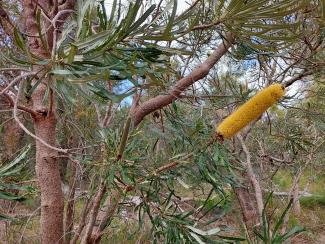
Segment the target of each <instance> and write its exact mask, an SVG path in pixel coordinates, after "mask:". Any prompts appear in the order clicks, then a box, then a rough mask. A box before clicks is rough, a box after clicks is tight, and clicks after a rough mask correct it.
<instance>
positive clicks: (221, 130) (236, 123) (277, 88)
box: [216, 84, 285, 139]
mask: <svg viewBox="0 0 325 244" xmlns="http://www.w3.org/2000/svg"><path fill="white" fill-rule="evenodd" d="M284 94H285V91H284V87H283V86H282V85H281V84H273V85H270V86H268V87H267V88H265V89H263V90H262V91H260V92H258V93H257V94H256V95H255V96H254V97H252V98H251V99H249V100H248V101H247V102H246V103H244V104H243V105H242V106H240V107H239V108H238V109H237V110H236V111H235V112H233V113H232V114H231V115H230V116H228V117H227V118H226V119H225V120H224V121H222V122H221V124H219V126H218V127H217V129H216V132H217V136H218V137H221V138H222V139H227V138H231V137H232V136H234V135H235V134H236V133H237V132H239V131H240V130H241V129H243V128H244V127H245V126H247V125H248V124H249V123H250V122H251V121H253V120H255V119H257V118H258V117H260V116H261V115H262V114H263V113H264V112H265V111H266V110H267V109H268V108H269V107H271V106H272V105H273V104H274V103H276V102H277V101H278V100H279V99H280V98H281V97H283V95H284Z"/></svg>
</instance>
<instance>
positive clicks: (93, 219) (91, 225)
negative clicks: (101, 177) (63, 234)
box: [81, 183, 106, 244]
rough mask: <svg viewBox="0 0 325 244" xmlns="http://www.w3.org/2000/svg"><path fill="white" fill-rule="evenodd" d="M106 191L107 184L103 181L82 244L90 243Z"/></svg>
mask: <svg viewBox="0 0 325 244" xmlns="http://www.w3.org/2000/svg"><path fill="white" fill-rule="evenodd" d="M105 192H106V186H105V185H104V183H102V184H101V186H100V188H99V190H98V193H97V195H96V197H95V199H94V204H93V208H92V210H91V213H90V219H89V222H88V225H87V228H86V230H85V234H84V236H83V238H82V240H81V244H88V243H89V241H90V239H91V234H92V231H93V228H94V225H95V222H96V218H97V215H98V211H99V208H100V202H101V200H102V199H103V197H104V194H105Z"/></svg>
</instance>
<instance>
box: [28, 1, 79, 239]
mask: <svg viewBox="0 0 325 244" xmlns="http://www.w3.org/2000/svg"><path fill="white" fill-rule="evenodd" d="M71 2H73V3H74V1H69V0H67V1H64V4H63V5H66V4H67V3H71ZM72 6H73V5H72ZM72 6H70V5H68V7H70V8H72ZM37 8H41V9H42V11H44V12H45V13H46V14H49V15H50V17H51V18H53V17H54V16H55V14H56V13H57V12H58V10H59V8H58V6H56V4H54V2H53V1H45V0H38V1H36V0H24V1H23V11H24V16H25V18H26V19H25V31H26V33H28V34H29V38H28V39H27V44H28V47H29V50H30V51H31V52H32V53H33V54H34V55H36V56H38V57H42V58H44V59H48V58H50V53H49V52H47V51H46V49H45V48H44V47H43V46H42V43H41V40H40V39H39V38H38V37H37V36H38V30H37V21H36V11H37ZM61 8H63V6H61ZM64 18H66V16H61V18H60V20H64ZM49 25H50V23H47V24H46V25H45V27H46V28H47V27H49ZM61 25H62V22H61V23H60V26H61ZM53 33H54V28H52V27H51V28H49V31H48V33H47V40H48V47H49V49H51V48H52V44H53V36H54V35H53ZM41 69H42V66H38V65H34V66H33V71H40V70H41ZM35 82H36V80H35V81H33V83H34V84H35ZM49 82H50V80H49V79H48V77H46V78H44V79H43V80H42V82H41V83H40V84H39V85H38V86H37V87H36V89H35V91H34V92H33V94H32V103H33V110H34V111H36V112H38V114H37V116H35V115H34V116H33V120H34V130H35V135H36V136H37V137H38V138H41V139H42V140H43V141H45V142H46V143H48V144H49V145H51V146H56V125H57V118H56V107H55V97H54V96H49V97H50V101H49V104H44V103H43V100H44V97H45V93H46V89H47V85H48V84H49ZM57 156H58V152H57V151H55V150H53V149H51V148H49V147H47V146H45V145H44V144H43V143H41V142H40V141H39V140H36V166H35V168H36V175H37V178H38V182H39V187H40V191H41V219H40V226H41V230H40V234H41V242H42V243H43V244H48V243H59V244H60V243H63V210H64V198H63V193H62V189H61V177H60V166H59V162H58V159H57Z"/></svg>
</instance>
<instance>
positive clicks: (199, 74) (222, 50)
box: [133, 33, 235, 126]
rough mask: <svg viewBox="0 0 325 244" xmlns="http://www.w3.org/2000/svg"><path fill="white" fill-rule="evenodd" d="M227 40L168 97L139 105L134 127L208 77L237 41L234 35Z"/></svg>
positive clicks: (173, 89) (179, 83)
mask: <svg viewBox="0 0 325 244" xmlns="http://www.w3.org/2000/svg"><path fill="white" fill-rule="evenodd" d="M225 37H226V38H225V40H224V42H223V43H221V44H220V46H219V47H218V48H217V49H216V50H215V51H214V52H213V53H212V54H211V55H210V56H209V57H208V58H207V59H206V60H205V61H204V62H203V63H202V64H200V65H199V66H198V67H197V68H195V69H194V70H193V71H192V72H191V73H190V74H189V75H187V76H185V77H184V78H182V79H180V80H179V81H178V82H177V83H176V85H175V86H174V87H173V88H171V90H170V91H169V92H168V93H169V94H168V95H159V96H157V97H154V98H152V99H149V100H148V101H146V102H144V103H143V104H141V105H139V106H138V107H137V108H136V109H135V110H134V113H133V119H134V125H135V126H137V125H138V124H139V123H140V122H141V121H142V120H143V118H144V117H145V116H146V115H148V114H150V113H152V112H153V111H155V110H157V109H161V108H163V107H165V106H167V105H169V104H171V103H172V102H173V101H175V100H176V99H177V98H179V96H180V95H181V93H182V92H183V91H185V89H186V88H188V87H189V86H191V85H193V84H194V83H195V82H196V81H198V80H201V79H203V78H204V77H206V76H207V75H208V73H209V71H210V69H211V68H212V67H213V66H214V65H215V64H216V63H217V62H218V61H219V60H220V58H221V57H222V56H223V55H225V54H226V53H227V51H228V49H229V48H230V47H231V46H232V44H233V43H234V41H235V37H234V35H233V34H232V33H227V34H226V36H225Z"/></svg>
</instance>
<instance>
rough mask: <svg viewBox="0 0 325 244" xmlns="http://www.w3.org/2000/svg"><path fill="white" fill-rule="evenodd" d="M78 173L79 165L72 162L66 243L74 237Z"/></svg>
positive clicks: (66, 217) (66, 219)
mask: <svg viewBox="0 0 325 244" xmlns="http://www.w3.org/2000/svg"><path fill="white" fill-rule="evenodd" d="M76 173H77V165H76V164H75V163H74V162H71V176H70V182H69V189H70V191H69V196H68V203H67V208H66V216H65V225H64V226H65V243H66V244H68V243H69V242H70V239H71V237H72V230H73V219H74V204H75V200H74V197H75V191H76Z"/></svg>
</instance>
